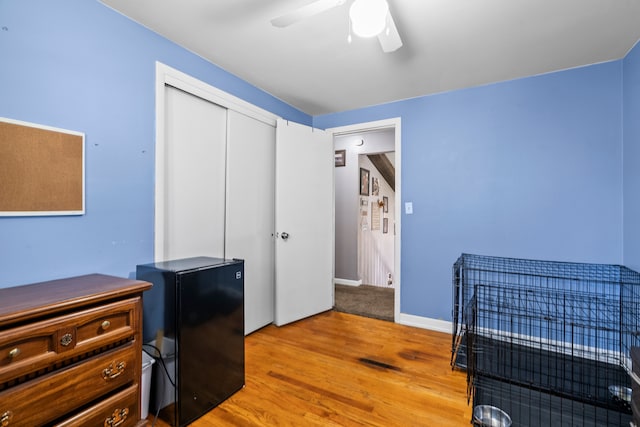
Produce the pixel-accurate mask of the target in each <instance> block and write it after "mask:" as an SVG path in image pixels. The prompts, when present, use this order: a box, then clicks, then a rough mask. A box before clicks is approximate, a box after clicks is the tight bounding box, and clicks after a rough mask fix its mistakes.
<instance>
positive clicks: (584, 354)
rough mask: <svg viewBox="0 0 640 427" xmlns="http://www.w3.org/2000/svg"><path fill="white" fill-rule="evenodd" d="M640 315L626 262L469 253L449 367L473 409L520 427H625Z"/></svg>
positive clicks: (458, 272)
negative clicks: (462, 381) (458, 373)
mask: <svg viewBox="0 0 640 427" xmlns="http://www.w3.org/2000/svg"><path fill="white" fill-rule="evenodd" d="M639 319H640V274H638V273H637V272H635V271H633V270H630V269H628V268H626V267H623V266H617V265H606V264H581V263H567V262H552V261H536V260H524V259H515V258H500V257H490V256H480V255H470V254H462V255H461V256H460V258H458V260H457V261H456V262H455V264H454V265H453V341H452V350H451V364H452V366H453V367H458V368H462V369H466V371H467V387H468V389H467V395H468V397H469V399H472V400H473V405H474V407H478V406H480V405H483V406H484V405H487V406H489V407H495V408H499V409H500V410H502V411H504V412H506V413H507V414H508V415H509V416H510V417H511V420H513V425H515V426H542V425H549V426H621V425H629V422H630V421H631V419H632V416H631V407H630V401H631V380H630V377H629V374H628V372H629V371H630V359H629V354H630V350H631V348H632V347H637V346H638V345H639V344H640V325H639ZM475 421H476V422H477V421H478V420H475Z"/></svg>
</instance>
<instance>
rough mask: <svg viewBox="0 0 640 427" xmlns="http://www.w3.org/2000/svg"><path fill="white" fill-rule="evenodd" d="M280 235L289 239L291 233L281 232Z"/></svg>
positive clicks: (284, 238)
mask: <svg viewBox="0 0 640 427" xmlns="http://www.w3.org/2000/svg"><path fill="white" fill-rule="evenodd" d="M280 237H282V240H287V239H288V238H289V233H286V232H285V233H280Z"/></svg>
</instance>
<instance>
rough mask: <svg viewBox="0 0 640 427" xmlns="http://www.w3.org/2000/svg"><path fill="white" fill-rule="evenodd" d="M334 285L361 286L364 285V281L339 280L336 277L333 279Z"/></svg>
mask: <svg viewBox="0 0 640 427" xmlns="http://www.w3.org/2000/svg"><path fill="white" fill-rule="evenodd" d="M333 283H334V284H336V285H347V286H360V285H362V280H348V279H339V278H337V277H336V278H334V279H333Z"/></svg>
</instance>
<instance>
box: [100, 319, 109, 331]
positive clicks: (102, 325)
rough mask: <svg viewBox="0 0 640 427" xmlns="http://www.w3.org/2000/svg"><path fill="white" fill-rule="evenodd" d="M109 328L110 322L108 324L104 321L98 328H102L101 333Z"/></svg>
mask: <svg viewBox="0 0 640 427" xmlns="http://www.w3.org/2000/svg"><path fill="white" fill-rule="evenodd" d="M109 326H111V322H109V321H108V320H105V321H104V322H102V324H101V325H100V327H102V330H103V331H106V330H107V329H109Z"/></svg>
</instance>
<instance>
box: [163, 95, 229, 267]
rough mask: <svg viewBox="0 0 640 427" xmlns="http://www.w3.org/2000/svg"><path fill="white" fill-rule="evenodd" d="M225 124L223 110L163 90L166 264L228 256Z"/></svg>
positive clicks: (164, 239) (190, 96)
mask: <svg viewBox="0 0 640 427" xmlns="http://www.w3.org/2000/svg"><path fill="white" fill-rule="evenodd" d="M226 121H227V110H226V109H225V108H222V107H220V106H218V105H216V104H213V103H211V102H209V101H205V100H203V99H202V98H198V97H196V96H193V95H191V94H188V93H185V92H183V91H181V90H179V89H175V88H173V87H170V86H166V87H165V140H166V143H165V147H164V150H165V151H164V153H161V154H163V155H164V156H163V157H164V171H165V179H164V198H163V199H164V200H162V201H161V202H160V203H159V205H157V209H161V210H162V212H161V213H162V215H163V216H164V224H165V227H164V230H161V232H162V234H163V235H164V238H163V239H162V252H161V253H162V255H161V258H162V259H164V260H169V259H179V258H186V257H193V256H211V257H220V258H221V257H223V256H224V222H225V218H224V215H225V175H226V173H225V161H226V129H227V123H226ZM157 231H158V230H157ZM156 258H157V255H156Z"/></svg>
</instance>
